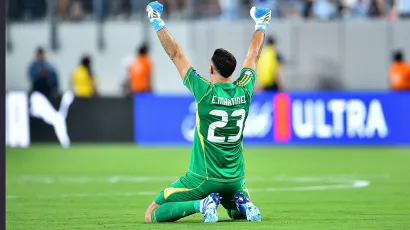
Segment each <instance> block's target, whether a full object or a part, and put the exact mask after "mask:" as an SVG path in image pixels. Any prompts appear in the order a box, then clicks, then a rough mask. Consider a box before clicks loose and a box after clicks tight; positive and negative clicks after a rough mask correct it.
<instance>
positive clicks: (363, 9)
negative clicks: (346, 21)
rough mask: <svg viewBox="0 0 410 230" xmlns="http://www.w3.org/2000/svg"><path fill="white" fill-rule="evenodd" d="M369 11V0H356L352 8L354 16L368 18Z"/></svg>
mask: <svg viewBox="0 0 410 230" xmlns="http://www.w3.org/2000/svg"><path fill="white" fill-rule="evenodd" d="M368 11H369V1H368V0H354V1H353V8H352V14H351V15H352V17H353V18H358V19H360V18H366V17H367V12H368Z"/></svg>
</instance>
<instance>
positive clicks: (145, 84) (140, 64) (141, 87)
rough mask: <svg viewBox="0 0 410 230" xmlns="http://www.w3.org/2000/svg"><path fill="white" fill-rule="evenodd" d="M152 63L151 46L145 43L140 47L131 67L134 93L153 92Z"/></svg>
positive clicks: (131, 84)
mask: <svg viewBox="0 0 410 230" xmlns="http://www.w3.org/2000/svg"><path fill="white" fill-rule="evenodd" d="M151 73H152V65H151V60H150V58H149V48H148V45H147V44H143V45H141V46H140V47H139V48H138V53H137V57H136V58H135V60H134V61H133V62H132V64H131V66H130V69H129V76H130V87H131V92H132V93H133V94H136V93H144V92H151V89H152V88H151Z"/></svg>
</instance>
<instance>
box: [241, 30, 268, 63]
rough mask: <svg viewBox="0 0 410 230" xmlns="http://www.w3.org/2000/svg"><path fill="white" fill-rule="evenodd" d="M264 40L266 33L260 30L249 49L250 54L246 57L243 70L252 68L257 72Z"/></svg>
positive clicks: (254, 36)
mask: <svg viewBox="0 0 410 230" xmlns="http://www.w3.org/2000/svg"><path fill="white" fill-rule="evenodd" d="M264 40H265V32H263V31H260V30H257V31H255V33H254V34H253V38H252V41H251V44H250V45H249V48H248V54H247V55H246V58H245V61H244V63H243V66H242V67H243V68H251V69H254V70H256V67H257V66H258V61H259V57H260V56H261V52H262V47H263V43H264Z"/></svg>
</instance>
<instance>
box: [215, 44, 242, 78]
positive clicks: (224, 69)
mask: <svg viewBox="0 0 410 230" xmlns="http://www.w3.org/2000/svg"><path fill="white" fill-rule="evenodd" d="M211 60H212V63H213V64H214V67H215V70H216V71H217V72H218V73H219V74H220V75H221V76H222V77H225V78H228V77H230V76H231V75H232V73H233V71H235V68H236V59H235V57H234V56H233V55H232V54H231V53H230V52H229V51H227V50H225V49H222V48H221V49H216V50H215V52H214V55H213V56H212V59H211Z"/></svg>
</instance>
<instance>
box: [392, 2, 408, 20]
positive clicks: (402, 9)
mask: <svg viewBox="0 0 410 230" xmlns="http://www.w3.org/2000/svg"><path fill="white" fill-rule="evenodd" d="M394 3H395V4H394V5H395V6H396V9H397V13H398V14H399V16H400V17H401V18H410V0H394Z"/></svg>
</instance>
